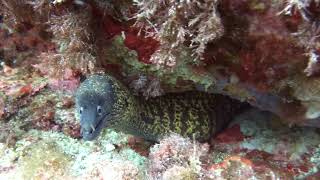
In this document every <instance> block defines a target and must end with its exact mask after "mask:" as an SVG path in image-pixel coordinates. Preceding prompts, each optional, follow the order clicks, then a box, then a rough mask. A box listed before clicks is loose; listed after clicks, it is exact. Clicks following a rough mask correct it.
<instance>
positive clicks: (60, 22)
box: [40, 10, 96, 75]
mask: <svg viewBox="0 0 320 180" xmlns="http://www.w3.org/2000/svg"><path fill="white" fill-rule="evenodd" d="M93 23H94V21H93V17H92V14H91V12H90V11H89V10H86V11H85V10H81V11H80V10H78V11H77V10H68V11H67V12H66V13H64V14H63V15H52V16H51V17H50V19H49V24H50V29H49V30H50V32H52V34H53V41H54V42H55V43H56V44H57V46H58V47H57V48H58V50H57V53H43V54H42V55H41V56H40V58H41V59H43V62H44V63H46V64H49V65H50V67H51V68H50V69H49V72H48V73H49V74H51V75H61V74H64V73H65V72H64V71H65V69H67V68H70V69H73V70H78V71H80V72H82V73H89V72H93V70H94V67H95V64H96V57H95V56H94V55H93V54H94V51H95V46H94V44H93V42H94V36H93V30H92V28H93ZM84 27H85V28H84Z"/></svg>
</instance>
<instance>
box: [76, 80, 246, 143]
mask: <svg viewBox="0 0 320 180" xmlns="http://www.w3.org/2000/svg"><path fill="white" fill-rule="evenodd" d="M240 107H241V103H239V102H238V101H236V100H232V99H230V98H228V97H225V96H222V95H214V94H208V93H204V92H184V93H168V94H166V95H164V96H159V97H155V98H151V99H148V100H145V99H144V98H142V97H137V96H134V95H132V94H131V93H130V92H129V91H128V89H127V88H126V87H125V86H124V85H122V84H121V83H120V82H119V81H118V80H116V79H115V78H113V77H111V76H109V75H98V74H97V75H91V76H89V77H88V78H87V79H86V80H85V81H84V82H82V83H81V85H80V87H79V88H78V90H77V92H76V110H77V112H78V113H79V115H80V125H81V135H82V137H83V139H84V140H93V139H95V138H96V137H97V136H98V135H99V133H100V132H101V131H102V129H103V128H105V127H106V128H112V129H115V130H117V131H122V132H124V133H128V134H132V135H135V136H140V137H143V138H144V139H147V140H151V141H158V140H159V138H161V137H162V136H164V135H167V134H168V133H170V132H176V133H178V134H181V135H183V136H188V137H193V136H194V137H195V138H196V139H197V140H200V141H205V140H208V139H209V138H210V137H211V136H212V135H215V134H216V133H217V132H219V131H220V130H221V129H223V127H224V126H225V125H226V124H227V123H228V122H229V121H230V119H231V118H232V117H233V116H234V114H235V113H236V111H238V110H239V109H240Z"/></svg>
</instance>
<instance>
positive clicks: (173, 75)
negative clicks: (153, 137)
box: [106, 35, 216, 90]
mask: <svg viewBox="0 0 320 180" xmlns="http://www.w3.org/2000/svg"><path fill="white" fill-rule="evenodd" d="M123 36H124V35H122V36H120V35H119V36H115V38H114V39H113V41H112V46H111V47H110V48H109V49H107V50H106V54H108V61H110V62H112V63H115V64H121V65H123V68H124V72H127V73H129V74H141V73H142V74H150V75H153V76H157V77H159V78H160V79H161V80H162V81H163V82H164V83H167V84H169V85H171V86H176V84H177V81H178V80H179V79H181V80H185V81H192V82H194V83H195V84H199V85H202V86H204V87H205V90H207V89H208V88H209V87H211V86H213V85H214V84H215V81H216V80H215V78H214V77H213V76H212V75H209V74H207V73H203V74H199V73H195V72H193V71H192V69H191V66H189V65H190V64H191V63H192V62H193V61H192V59H193V58H192V56H191V55H190V53H191V52H190V50H189V49H187V48H186V49H182V50H181V51H180V52H181V53H180V55H179V57H178V60H177V64H176V66H174V67H173V68H164V67H159V66H156V65H150V64H145V63H142V62H140V61H139V60H138V55H137V52H136V51H134V50H130V49H128V48H127V47H126V46H125V45H124V37H123ZM114 52H117V53H114Z"/></svg>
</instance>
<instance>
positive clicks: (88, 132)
mask: <svg viewBox="0 0 320 180" xmlns="http://www.w3.org/2000/svg"><path fill="white" fill-rule="evenodd" d="M108 117H109V114H105V115H104V116H102V117H101V118H99V119H98V123H96V124H95V125H94V124H90V128H89V129H86V128H84V127H83V125H81V129H80V133H81V137H82V139H83V140H85V141H92V140H94V139H96V138H97V136H98V135H99V134H100V132H101V131H102V129H103V128H104V127H105V124H106V123H105V122H106V121H107V118H108Z"/></svg>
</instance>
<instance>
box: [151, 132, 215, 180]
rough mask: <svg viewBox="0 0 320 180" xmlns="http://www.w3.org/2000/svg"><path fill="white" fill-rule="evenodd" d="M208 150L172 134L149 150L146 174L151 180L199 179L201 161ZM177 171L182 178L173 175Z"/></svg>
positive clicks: (204, 146)
mask: <svg viewBox="0 0 320 180" xmlns="http://www.w3.org/2000/svg"><path fill="white" fill-rule="evenodd" d="M208 150H209V149H208V146H207V145H206V144H203V145H200V144H198V143H197V142H191V141H190V140H189V139H185V138H182V137H181V136H179V135H177V134H172V135H171V136H169V137H167V138H164V139H163V140H161V141H160V144H156V145H155V146H154V147H152V149H150V154H149V159H150V162H149V170H148V173H149V175H150V176H151V178H153V179H165V178H166V177H167V178H168V177H170V176H171V177H177V178H178V179H183V177H184V178H186V179H190V178H200V177H201V164H202V163H201V161H202V158H204V156H206V155H207V153H208ZM177 169H180V170H182V171H181V172H180V175H181V176H182V177H181V176H180V177H178V176H177V174H174V173H175V172H176V171H175V170H177Z"/></svg>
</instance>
